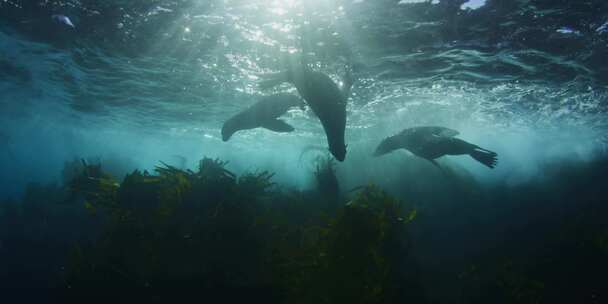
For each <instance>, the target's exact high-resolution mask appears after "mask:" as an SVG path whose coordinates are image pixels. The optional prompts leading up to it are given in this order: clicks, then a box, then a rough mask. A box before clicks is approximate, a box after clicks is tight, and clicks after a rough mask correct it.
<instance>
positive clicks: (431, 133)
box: [374, 126, 497, 169]
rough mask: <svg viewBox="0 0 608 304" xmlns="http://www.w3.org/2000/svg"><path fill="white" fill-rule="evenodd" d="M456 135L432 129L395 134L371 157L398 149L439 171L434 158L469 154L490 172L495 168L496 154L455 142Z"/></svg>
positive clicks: (413, 129) (462, 142)
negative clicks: (406, 151)
mask: <svg viewBox="0 0 608 304" xmlns="http://www.w3.org/2000/svg"><path fill="white" fill-rule="evenodd" d="M458 134H459V133H458V131H456V130H452V129H448V128H444V127H435V126H427V127H416V128H409V129H404V130H403V131H401V132H399V133H398V134H396V135H393V136H389V137H387V138H385V139H384V140H382V142H381V143H380V144H379V145H378V147H377V148H376V151H375V152H374V156H381V155H384V154H386V153H389V152H392V151H394V150H397V149H406V150H408V151H410V152H412V153H413V154H414V155H416V156H418V157H422V158H424V159H427V160H429V161H430V162H432V163H433V164H434V165H435V166H438V167H439V165H438V164H437V162H436V161H435V159H436V158H439V157H441V156H444V155H463V154H468V155H469V156H471V157H472V158H473V159H475V160H477V161H478V162H480V163H482V164H484V165H486V166H487V167H489V168H491V169H492V168H494V167H495V166H496V162H497V158H496V157H497V154H496V153H495V152H492V151H490V150H486V149H483V148H481V147H479V146H477V145H474V144H471V143H468V142H466V141H464V140H462V139H458V138H455V137H454V136H456V135H458Z"/></svg>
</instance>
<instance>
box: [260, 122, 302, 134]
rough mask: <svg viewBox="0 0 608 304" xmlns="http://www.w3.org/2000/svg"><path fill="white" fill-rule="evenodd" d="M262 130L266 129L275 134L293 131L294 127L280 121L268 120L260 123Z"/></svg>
mask: <svg viewBox="0 0 608 304" xmlns="http://www.w3.org/2000/svg"><path fill="white" fill-rule="evenodd" d="M262 128H266V129H268V130H271V131H275V132H291V131H293V130H295V129H294V127H292V126H291V125H289V124H288V123H286V122H284V121H282V120H280V119H269V120H267V121H264V122H263V123H262Z"/></svg>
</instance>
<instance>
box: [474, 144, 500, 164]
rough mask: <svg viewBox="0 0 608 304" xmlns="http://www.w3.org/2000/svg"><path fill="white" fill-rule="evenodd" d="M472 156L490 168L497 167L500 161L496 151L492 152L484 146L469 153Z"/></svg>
mask: <svg viewBox="0 0 608 304" xmlns="http://www.w3.org/2000/svg"><path fill="white" fill-rule="evenodd" d="M469 155H471V157H472V158H474V159H475V160H476V161H478V162H480V163H482V164H484V165H486V166H487V167H488V168H490V169H494V167H496V163H497V162H498V158H497V156H498V154H496V152H492V151H490V150H486V149H483V148H479V147H476V148H475V149H473V150H472V151H471V153H469Z"/></svg>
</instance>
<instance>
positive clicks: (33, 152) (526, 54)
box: [0, 0, 608, 303]
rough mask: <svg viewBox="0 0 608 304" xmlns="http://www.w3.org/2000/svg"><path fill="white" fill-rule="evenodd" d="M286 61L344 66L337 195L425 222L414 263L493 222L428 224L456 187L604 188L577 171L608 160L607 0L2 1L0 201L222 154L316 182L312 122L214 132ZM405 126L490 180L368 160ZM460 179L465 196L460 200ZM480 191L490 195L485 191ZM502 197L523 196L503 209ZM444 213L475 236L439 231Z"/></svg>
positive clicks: (401, 159)
mask: <svg viewBox="0 0 608 304" xmlns="http://www.w3.org/2000/svg"><path fill="white" fill-rule="evenodd" d="M55 14H62V15H65V16H67V17H69V18H70V20H71V21H72V22H73V24H74V26H75V27H74V28H72V27H70V26H67V25H66V24H62V23H60V22H57V20H54V19H53V18H51V16H52V15H55ZM290 54H303V56H305V57H306V58H307V59H308V61H309V62H310V63H311V64H312V66H313V67H314V69H315V70H318V71H322V72H324V73H326V74H328V75H330V77H332V78H333V79H334V80H336V81H340V76H341V75H342V73H343V71H344V67H345V66H346V65H351V66H353V69H354V76H355V78H356V82H355V84H354V87H353V89H352V95H351V98H350V99H349V101H348V105H347V126H346V143H347V144H348V154H347V157H346V160H345V161H344V162H343V163H339V164H338V165H337V176H338V178H339V180H340V183H341V187H342V189H352V188H354V187H357V186H360V185H365V184H369V183H376V184H379V185H381V186H383V187H385V188H387V189H389V191H392V193H394V194H395V195H398V196H400V197H404V198H406V199H408V198H409V199H412V200H413V201H416V204H417V205H418V207H419V208H421V210H426V211H427V212H428V213H427V214H428V216H429V217H432V216H433V214H436V215H437V218H436V219H434V220H429V222H427V223H425V224H421V225H420V227H419V228H417V229H418V230H417V231H418V232H417V233H419V235H425V234H429V233H435V234H434V235H435V236H434V237H433V238H432V239H425V240H423V241H421V242H422V243H423V244H424V245H421V247H420V248H422V249H421V250H420V253H419V255H420V256H425V255H427V254H437V255H438V256H439V257H438V258H436V259H434V260H433V258H430V260H432V261H430V262H428V261H427V262H428V263H429V264H431V265H434V264H437V263H441V261H442V259H445V260H450V259H451V258H454V257H453V256H451V255H450V254H448V253H447V252H446V250H447V249H446V248H452V249H450V250H453V251H456V252H459V253H458V254H455V255H457V256H461V255H463V256H466V255H467V254H469V253H470V254H471V255H479V254H480V252H484V251H486V250H487V248H485V247H483V246H481V245H478V244H476V243H477V242H479V239H478V238H474V237H471V239H470V240H466V238H464V239H465V240H461V241H462V243H461V245H458V244H449V243H448V241H449V240H450V239H451V237H450V236H448V235H442V234H441V233H440V232H439V231H446V230H448V231H449V230H452V229H456V230H457V231H459V232H460V233H466V232H467V229H468V228H466V227H465V226H467V225H470V226H471V227H474V228H471V229H473V230H476V231H478V230H480V229H481V228H480V227H487V226H492V222H493V221H494V219H495V217H497V218H501V210H502V211H504V209H501V208H499V207H496V208H497V209H496V210H497V211H495V212H496V214H486V213H480V214H477V213H476V212H475V211H474V210H466V211H462V210H461V208H463V209H467V208H468V207H467V203H468V202H467V201H463V202H450V204H454V205H455V206H453V207H450V208H447V209H446V208H444V209H441V207H437V208H439V209H437V210H435V209H434V208H436V206H444V207H445V205H446V204H448V202H449V201H450V200H451V199H452V198H454V197H456V196H458V195H460V194H462V193H461V191H464V192H467V191H473V192H474V191H479V192H483V195H480V196H475V195H473V196H474V197H475V198H474V199H475V200H486V201H488V204H492V203H494V204H507V205H508V204H510V203H512V204H523V202H528V203H530V204H533V203H534V201H535V195H537V194H534V193H533V191H532V192H530V193H527V192H525V191H523V190H521V189H529V188H526V187H531V188H534V187H538V188H539V189H544V190H543V191H544V192H542V191H541V192H542V193H544V194H542V195H545V194H547V195H548V197H549V196H551V194H550V193H555V191H557V190H559V189H563V187H567V186H570V188H568V189H569V190H567V191H566V190H564V191H566V192H568V193H571V194H572V193H576V192H577V191H578V190H580V191H588V190H589V189H586V188H585V189H584V190H582V188H580V187H583V185H578V184H571V183H568V182H567V181H568V178H569V177H567V178H564V179H561V178H562V177H563V176H564V175H562V174H561V173H560V172H565V171H568V170H571V171H575V172H578V173H577V174H579V175H576V176H578V177H577V179H579V180H598V178H597V177H596V175H593V174H601V175H600V177H606V176H605V172H606V171H605V170H604V171H603V172H602V170H599V171H600V173H598V172H596V171H597V170H596V171H593V172H595V173H588V174H587V173H586V172H587V171H585V170H587V169H589V168H590V167H592V168H595V169H597V167H593V164H595V163H594V162H600V163H601V162H602V161H603V160H604V159H605V157H606V152H607V143H608V137H607V136H606V134H608V65H607V64H606V58H607V57H608V3H607V2H605V1H591V0H590V1H566V0H564V1H557V0H552V1H545V0H518V1H502V0H487V1H484V0H470V1H465V0H433V1H422V0H421V1H417V0H416V1H414V0H401V1H398V0H390V1H389V0H354V1H353V0H309V1H304V0H302V1H300V0H273V1H262V0H221V1H220V0H209V1H195V0H180V1H167V0H155V1H143V0H142V1H139V0H138V1H118V0H112V1H109V0H108V1H94V0H86V1H85V0H80V1H76V0H74V1H35V0H23V1H20V0H8V1H0V147H2V148H1V150H0V168H2V169H1V170H0V184H1V185H2V188H0V198H2V199H6V198H12V199H19V198H20V197H21V196H22V195H23V193H24V190H25V187H26V185H27V184H28V183H29V182H38V183H42V184H49V183H57V184H61V183H62V175H61V172H62V168H63V166H64V162H65V161H69V160H72V159H74V158H89V159H98V160H101V162H102V163H104V164H105V167H106V170H108V171H110V172H111V173H112V174H113V175H115V176H117V177H119V178H121V177H122V176H124V175H125V174H126V173H128V172H131V171H133V170H134V169H136V168H140V169H148V170H150V169H152V168H154V166H155V165H157V164H158V162H159V161H161V160H162V161H164V162H166V163H169V164H172V165H175V166H179V167H184V168H194V167H195V166H196V164H197V163H198V160H199V159H201V158H202V157H203V156H208V157H212V158H215V157H219V158H221V159H223V160H227V161H229V164H228V168H229V169H230V170H232V171H233V172H236V173H237V174H240V173H243V172H249V171H255V170H269V171H272V172H276V175H275V177H274V181H275V182H277V183H279V184H280V185H283V186H285V187H290V188H293V189H298V190H305V189H309V188H311V187H314V179H313V176H312V172H313V171H314V163H313V160H314V158H315V157H316V156H317V155H320V154H321V155H322V154H323V153H324V152H323V151H324V149H326V146H327V144H326V141H325V136H324V133H323V129H322V127H321V125H320V124H319V122H318V120H317V118H316V117H315V115H314V113H312V111H311V110H310V109H293V110H290V111H289V112H288V113H287V114H286V115H285V120H286V121H287V122H289V123H290V124H291V125H293V126H294V127H295V129H296V131H295V132H292V133H281V134H279V133H273V132H271V131H268V130H264V129H255V130H249V131H243V132H239V133H237V134H236V135H235V136H233V138H232V139H231V140H230V141H229V142H223V141H222V138H221V134H220V129H221V126H222V123H223V122H224V121H225V120H227V119H228V118H230V117H231V116H232V115H234V114H235V113H237V112H238V111H239V110H241V109H244V108H246V107H248V106H250V105H252V104H253V103H255V102H256V100H257V99H258V98H259V96H262V95H264V94H269V92H268V91H261V90H260V89H259V88H258V86H257V83H258V82H259V80H260V77H261V76H262V75H264V74H266V73H270V72H276V71H280V70H281V67H282V66H281V60H282V58H285V57H286V56H289V55H290ZM278 91H289V92H295V90H294V89H293V88H292V87H290V86H287V85H284V86H281V87H279V88H277V89H276V90H275V91H271V92H278ZM420 125H441V126H445V127H449V128H453V129H455V130H458V131H460V133H461V135H460V138H462V139H465V140H467V141H470V142H474V143H475V144H478V145H479V146H482V147H484V148H487V149H490V150H492V151H496V152H497V153H498V155H499V165H498V166H497V168H496V169H494V170H489V169H488V168H486V167H484V166H481V165H480V164H479V163H477V162H475V161H474V160H472V159H470V158H468V157H447V158H442V159H440V160H439V163H440V164H441V165H442V166H443V167H446V168H449V170H450V171H451V172H453V173H454V174H456V176H458V179H457V180H458V181H455V180H447V181H446V180H444V179H443V176H442V173H441V172H440V171H437V170H435V168H434V167H433V166H432V165H431V164H430V163H427V162H426V161H424V160H421V159H419V158H416V157H414V156H412V155H410V154H408V153H406V152H404V151H400V152H398V153H392V154H391V155H388V156H386V157H383V158H372V157H371V153H372V152H373V150H374V148H375V147H376V145H377V144H378V143H379V142H380V140H382V139H383V138H384V137H386V136H389V135H392V134H395V133H397V132H398V131H400V130H402V129H403V128H406V127H414V126H420ZM311 146H312V147H316V148H315V149H312V150H310V147H311ZM307 149H308V150H307ZM303 151H309V152H303ZM601 164H603V165H602V166H604V167H601V168H605V163H601ZM566 165H567V166H566ZM563 166H566V167H567V169H563V168H562V167H563ZM579 168H583V169H579ZM568 172H570V171H568ZM581 172H582V173H581ZM590 172H591V171H590ZM545 182H547V183H546V184H545ZM553 182H555V183H553ZM462 183H465V184H467V185H469V184H468V183H475V184H476V185H477V186H475V187H473V188H474V189H473V190H466V191H465V190H462V187H468V186H465V185H464V184H462ZM564 185H566V186H564ZM587 186H589V185H587ZM518 187H521V188H518ZM496 188H499V189H502V190H501V191H502V192H501V191H498V190H496V192H492V191H493V190H492V191H491V190H488V189H496ZM590 188H593V187H590ZM467 189H468V188H467ZM554 190H555V191H554ZM485 191H487V192H485ZM513 191H519V192H518V193H520V194H519V195H515V194H514V195H513V197H509V198H505V195H506V194H505V193H512V192H513ZM539 191H540V190H539ZM455 193H459V194H455ZM548 193H549V194H548ZM493 194H495V195H496V196H495V197H494V196H493ZM463 195H464V194H463ZM542 195H541V196H542ZM598 195H600V196H602V195H604V193H601V194H598ZM464 197H468V198H470V196H466V195H465V196H464ZM480 197H483V198H480ZM543 197H545V196H543ZM604 198H605V197H603V196H602V199H604ZM471 199H473V198H471ZM543 200H545V201H544V202H545V203H547V205H543V207H538V206H535V207H530V206H529V205H524V206H520V205H517V206H518V207H512V206H510V205H509V207H508V209H509V210H510V211H509V212H506V211H504V212H505V213H507V214H508V215H504V214H505V213H503V216H512V217H513V218H511V221H512V222H511V221H510V220H505V219H501V220H496V221H497V222H500V221H504V222H502V223H503V224H497V226H496V227H495V229H494V228H491V227H490V228H487V229H488V233H487V234H488V235H486V236H484V237H486V238H487V239H488V240H486V241H488V242H491V241H489V240H492V239H495V238H498V237H496V235H497V234H499V232H497V231H498V230H500V231H501V232H500V233H505V232H504V231H503V230H508V227H510V226H511V225H513V226H517V227H522V225H523V224H522V225H519V223H518V220H517V219H516V218H517V217H518V216H521V214H526V213H528V209H527V208H530V210H532V209H534V208H540V209H541V211H538V213H539V214H543V213H546V212H550V211H547V210H551V208H548V207H547V209H544V208H545V207H546V206H549V204H550V203H549V202H553V201H552V200H556V201H559V198H558V197H553V198H550V199H549V198H546V197H545V198H544V199H543ZM554 203H555V202H554ZM539 204H540V203H539ZM555 204H556V205H560V204H558V203H555ZM501 206H504V205H501ZM452 208H453V210H452ZM515 209H517V210H520V211H513V210H515ZM446 210H451V211H446ZM490 210H491V209H490ZM534 210H536V209H534ZM567 210H570V209H567ZM486 211H487V210H486ZM450 212H463V213H465V214H467V216H468V217H471V221H473V222H474V223H476V224H470V223H468V224H467V223H456V224H453V225H451V224H450V223H449V222H444V220H445V219H446V218H447V214H449V213H450ZM529 212H531V213H533V211H529ZM564 212H566V211H564ZM568 212H569V211H568ZM566 213H567V212H566ZM528 220H530V221H533V220H534V219H528ZM479 223H483V224H479ZM441 225H445V226H444V227H440V226H441ZM523 226H525V225H523ZM450 227H451V228H450ZM463 227H464V228H463ZM505 227H506V228H505ZM443 228H445V230H444V229H443ZM604 228H605V227H604ZM425 229H426V230H425ZM602 229H603V228H602ZM515 230H517V229H515ZM523 230H525V229H523ZM600 230H601V229H600ZM517 231H519V230H517ZM494 233H495V234H494ZM518 233H519V232H518ZM501 235H502V234H501ZM505 235H507V237H506V238H507V239H508V238H509V237H510V236H509V234H508V233H505ZM480 237H481V236H480ZM418 238H421V239H422V237H421V236H419V237H418ZM425 242H426V243H425ZM454 242H455V243H457V242H458V241H454ZM462 244H464V245H462ZM459 246H462V247H463V248H460V249H462V250H460V249H459ZM478 246H481V248H478ZM450 250H447V251H450ZM438 252H443V253H438ZM422 259H423V260H424V258H422ZM454 259H455V258H454ZM429 280H430V279H429ZM446 285H449V284H446ZM442 292H445V293H446V294H450V292H453V291H451V290H449V288H447V289H445V290H444V289H442ZM604 296H605V294H604ZM454 297H455V296H454V295H453V294H451V295H447V296H438V298H439V299H440V300H441V301H443V299H453V298H454ZM438 301H439V300H438ZM446 301H450V300H446ZM522 303H523V302H522ZM581 303H582V302H581ZM586 303H595V302H586ZM597 303H599V302H597Z"/></svg>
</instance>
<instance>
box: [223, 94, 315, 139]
mask: <svg viewBox="0 0 608 304" xmlns="http://www.w3.org/2000/svg"><path fill="white" fill-rule="evenodd" d="M303 104H304V102H303V101H302V99H301V98H300V97H298V96H296V95H293V94H275V95H271V96H266V97H262V98H261V99H260V101H258V102H257V103H256V104H254V105H253V106H251V107H249V108H247V109H246V110H244V111H242V112H240V113H238V114H236V115H234V116H233V117H232V118H230V119H228V120H227V121H226V122H225V123H224V125H223V126H222V140H224V141H228V139H230V137H231V136H232V134H234V133H235V132H237V131H240V130H247V129H254V128H260V127H261V128H266V129H268V130H272V131H275V132H291V131H293V130H294V128H293V127H292V126H290V125H289V124H287V123H286V122H284V121H282V120H280V119H277V117H279V116H281V115H283V114H284V113H285V112H287V110H289V109H290V108H292V107H295V106H302V105H303Z"/></svg>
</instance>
